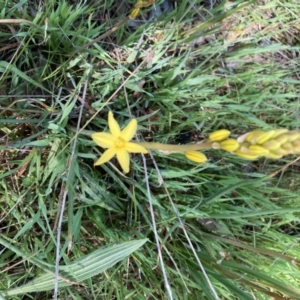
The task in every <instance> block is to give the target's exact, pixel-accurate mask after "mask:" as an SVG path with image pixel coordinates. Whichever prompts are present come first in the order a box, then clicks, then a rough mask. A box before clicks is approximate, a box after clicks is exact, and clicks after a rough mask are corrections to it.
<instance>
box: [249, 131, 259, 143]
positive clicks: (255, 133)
mask: <svg viewBox="0 0 300 300" xmlns="http://www.w3.org/2000/svg"><path fill="white" fill-rule="evenodd" d="M262 133H263V131H251V132H248V134H247V136H246V138H245V141H247V142H249V143H251V142H252V139H253V138H254V136H255V135H260V134H262ZM254 144H255V143H254Z"/></svg>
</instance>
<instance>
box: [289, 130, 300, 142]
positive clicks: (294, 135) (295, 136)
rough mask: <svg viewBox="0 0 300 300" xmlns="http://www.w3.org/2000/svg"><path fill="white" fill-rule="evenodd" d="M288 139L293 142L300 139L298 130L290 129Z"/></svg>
mask: <svg viewBox="0 0 300 300" xmlns="http://www.w3.org/2000/svg"><path fill="white" fill-rule="evenodd" d="M287 136H288V141H289V142H294V141H296V140H300V132H299V131H290V132H289V133H288V134H287Z"/></svg>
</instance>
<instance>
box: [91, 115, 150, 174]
mask: <svg viewBox="0 0 300 300" xmlns="http://www.w3.org/2000/svg"><path fill="white" fill-rule="evenodd" d="M108 127H109V130H110V132H111V133H107V132H96V133H93V134H92V139H93V140H94V142H95V143H96V144H97V145H98V146H100V147H102V148H108V149H107V150H105V151H104V153H103V154H102V156H101V157H100V158H99V159H98V160H97V161H96V162H95V164H94V165H95V166H99V165H102V164H104V163H106V162H108V161H109V160H110V159H112V158H113V157H114V156H115V155H117V159H118V162H119V164H120V165H121V167H122V169H123V171H124V172H125V173H128V172H129V163H130V157H129V153H148V150H147V149H146V148H145V147H143V146H141V145H138V144H136V143H132V142H130V140H131V139H132V138H133V137H134V135H135V133H136V130H137V121H136V119H132V120H131V121H130V122H129V124H128V125H127V126H126V127H125V128H124V129H123V130H122V131H121V129H120V126H119V124H118V123H117V121H116V120H115V118H114V116H113V114H112V112H111V111H110V112H109V113H108Z"/></svg>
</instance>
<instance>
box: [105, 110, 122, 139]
mask: <svg viewBox="0 0 300 300" xmlns="http://www.w3.org/2000/svg"><path fill="white" fill-rule="evenodd" d="M108 127H109V130H110V132H111V134H112V135H113V136H114V137H115V138H118V137H119V136H120V133H121V129H120V126H119V124H118V122H117V121H116V119H115V118H114V115H113V113H112V112H111V111H110V112H109V113H108Z"/></svg>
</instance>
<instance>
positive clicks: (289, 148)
mask: <svg viewBox="0 0 300 300" xmlns="http://www.w3.org/2000/svg"><path fill="white" fill-rule="evenodd" d="M281 148H282V149H284V150H286V151H288V152H289V153H291V151H292V150H293V148H294V146H293V144H291V143H285V144H283V145H281Z"/></svg>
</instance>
